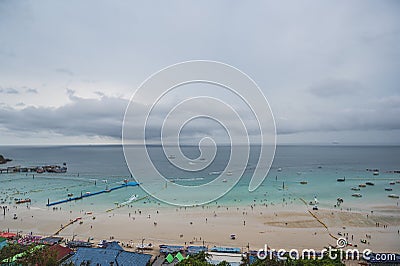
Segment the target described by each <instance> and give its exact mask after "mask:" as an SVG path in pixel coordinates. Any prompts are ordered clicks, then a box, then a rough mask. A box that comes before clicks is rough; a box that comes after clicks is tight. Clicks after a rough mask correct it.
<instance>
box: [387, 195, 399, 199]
mask: <svg viewBox="0 0 400 266" xmlns="http://www.w3.org/2000/svg"><path fill="white" fill-rule="evenodd" d="M388 197H389V198H393V199H398V198H399V195H397V194H389V195H388Z"/></svg>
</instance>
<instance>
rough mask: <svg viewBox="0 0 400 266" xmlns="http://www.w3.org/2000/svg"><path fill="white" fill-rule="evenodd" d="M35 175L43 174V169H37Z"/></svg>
mask: <svg viewBox="0 0 400 266" xmlns="http://www.w3.org/2000/svg"><path fill="white" fill-rule="evenodd" d="M36 173H38V174H43V173H44V169H43V168H38V169H37V170H36Z"/></svg>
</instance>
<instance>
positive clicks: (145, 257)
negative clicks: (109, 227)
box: [66, 242, 151, 266]
mask: <svg viewBox="0 0 400 266" xmlns="http://www.w3.org/2000/svg"><path fill="white" fill-rule="evenodd" d="M150 259H151V255H149V254H140V253H135V252H129V251H125V250H123V249H122V247H121V246H120V245H119V244H118V243H117V242H111V243H109V244H108V245H107V247H106V248H78V250H77V251H76V253H75V254H74V255H73V256H72V257H71V258H69V259H68V260H67V261H66V264H68V263H70V262H72V263H74V265H81V264H82V263H88V262H90V265H96V266H109V265H115V266H117V265H118V266H131V265H135V266H146V265H148V263H149V262H150Z"/></svg>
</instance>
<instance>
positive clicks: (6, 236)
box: [0, 232, 17, 238]
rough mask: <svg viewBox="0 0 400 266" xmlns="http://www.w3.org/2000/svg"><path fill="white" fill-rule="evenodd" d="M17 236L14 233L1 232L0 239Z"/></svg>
mask: <svg viewBox="0 0 400 266" xmlns="http://www.w3.org/2000/svg"><path fill="white" fill-rule="evenodd" d="M16 235H17V234H14V233H7V232H1V233H0V237H4V238H13V237H15V236H16Z"/></svg>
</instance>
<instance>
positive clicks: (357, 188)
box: [351, 187, 360, 191]
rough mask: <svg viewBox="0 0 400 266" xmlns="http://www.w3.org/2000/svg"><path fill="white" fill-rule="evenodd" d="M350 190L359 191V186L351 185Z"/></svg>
mask: <svg viewBox="0 0 400 266" xmlns="http://www.w3.org/2000/svg"><path fill="white" fill-rule="evenodd" d="M351 190H354V191H359V190H360V188H359V187H352V188H351Z"/></svg>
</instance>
